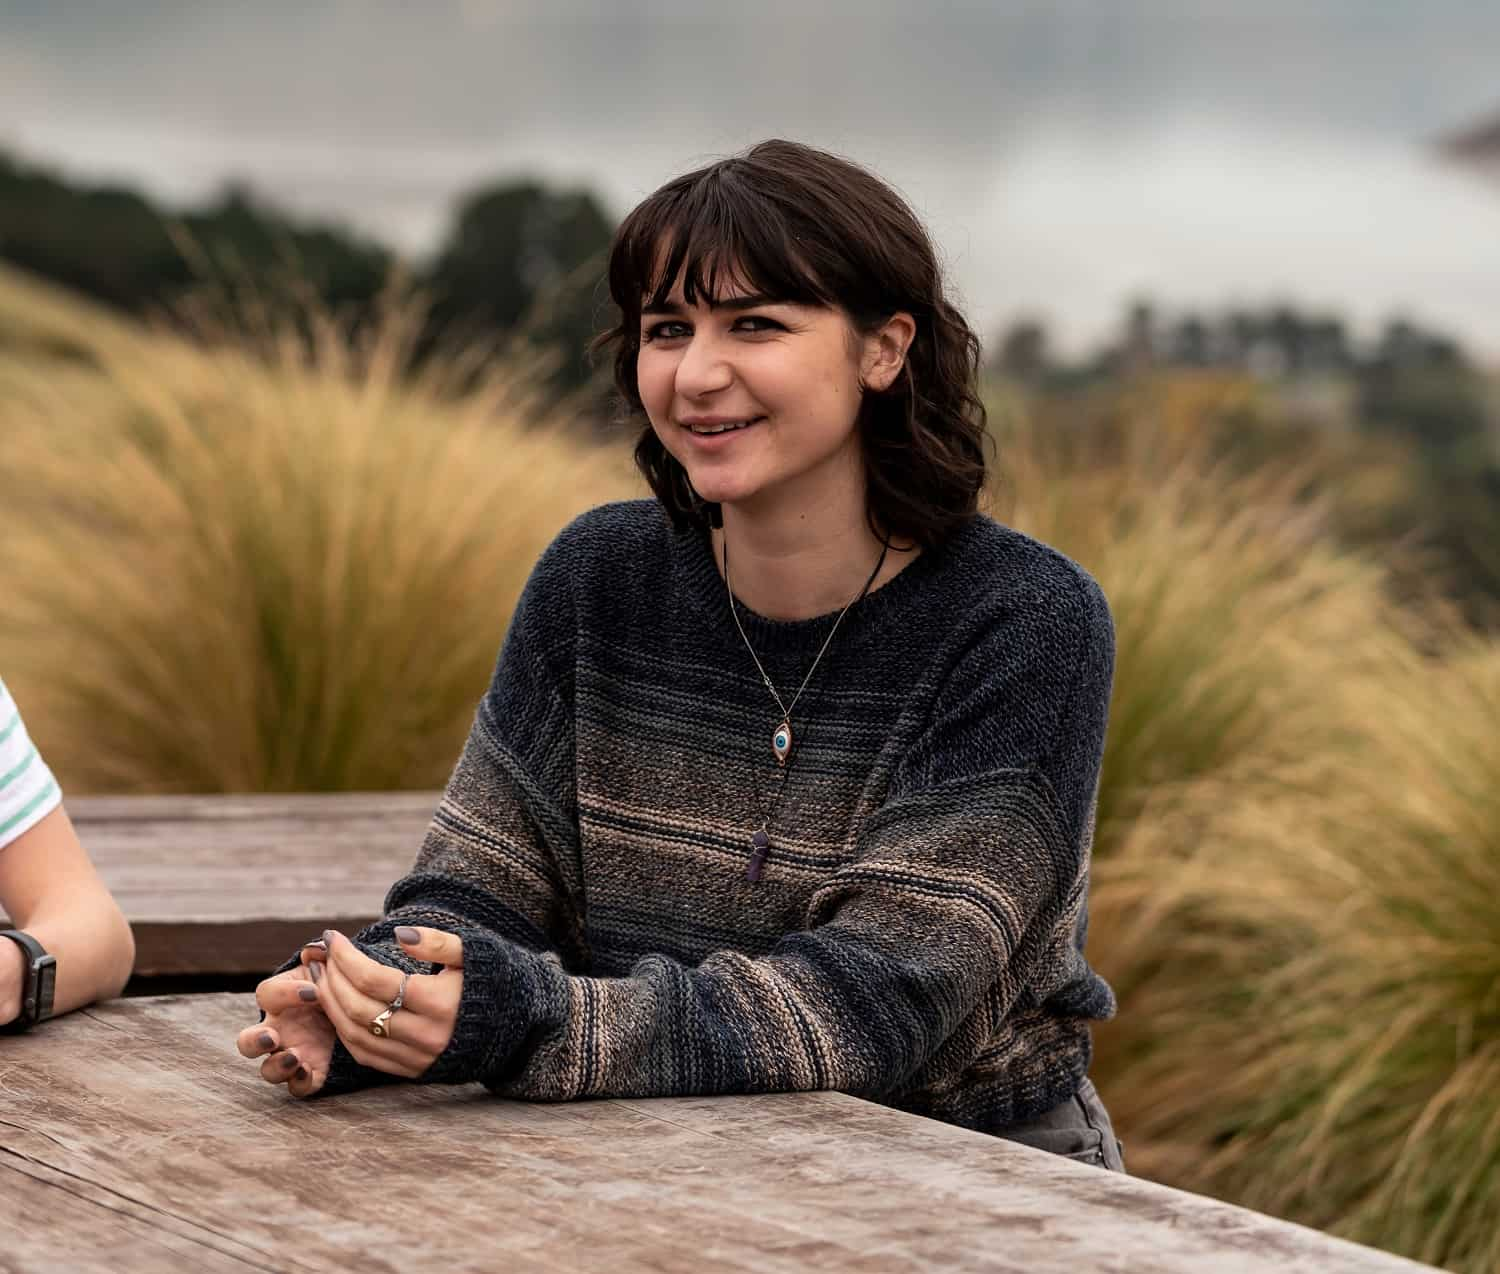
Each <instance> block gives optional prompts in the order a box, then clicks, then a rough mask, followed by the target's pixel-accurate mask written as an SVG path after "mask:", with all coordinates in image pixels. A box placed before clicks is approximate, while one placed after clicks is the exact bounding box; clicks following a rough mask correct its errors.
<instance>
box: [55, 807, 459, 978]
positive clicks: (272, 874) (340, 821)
mask: <svg viewBox="0 0 1500 1274" xmlns="http://www.w3.org/2000/svg"><path fill="white" fill-rule="evenodd" d="M437 799H438V798H437V794H436V793H434V792H380V793H348V794H346V793H339V794H330V795H296V796H275V795H271V796H211V797H178V796H138V797H137V796H132V797H82V798H72V799H69V801H68V803H67V808H68V813H69V816H70V817H71V818H72V819H73V822H74V823H75V824H76V825H77V827H78V834H79V838H80V839H81V840H82V841H83V843H84V846H85V847H86V848H87V849H88V851H89V854H90V856H91V857H92V858H93V860H94V862H95V864H96V865H97V866H98V868H99V873H100V875H101V876H102V877H103V879H104V882H105V884H107V885H108V886H109V888H110V891H111V892H112V893H113V894H114V896H115V898H116V899H118V900H119V903H120V906H121V909H122V910H123V911H124V912H125V916H126V918H127V919H128V920H129V921H130V923H131V926H132V927H133V929H134V930H135V937H136V964H135V971H136V973H137V974H141V975H146V976H152V975H162V974H184V973H210V974H244V973H261V972H264V971H265V970H267V969H269V968H272V967H274V966H275V965H276V964H278V963H280V961H281V960H283V959H284V958H285V957H286V955H287V954H288V953H289V952H291V951H292V950H294V949H295V948H296V947H297V945H298V944H299V943H301V942H303V941H305V940H306V939H307V938H308V937H310V936H312V935H314V934H316V933H319V932H321V931H322V930H323V929H326V928H336V929H340V930H343V931H344V932H351V933H352V932H353V931H355V930H357V929H359V928H361V927H363V926H364V925H366V924H368V923H369V922H370V921H371V920H373V919H375V918H376V917H377V916H379V915H380V906H381V902H382V900H383V899H384V896H385V890H386V889H387V887H388V886H389V885H390V884H391V883H392V882H393V881H394V880H396V879H397V878H398V877H400V876H401V875H403V874H404V873H405V872H406V871H407V869H408V868H409V867H410V866H411V862H412V859H413V858H415V856H416V852H417V848H418V846H419V845H420V844H421V841H422V835H423V833H424V832H425V831H426V828H427V823H428V821H429V819H430V818H431V817H432V811H433V809H434V808H435V807H436V805H437Z"/></svg>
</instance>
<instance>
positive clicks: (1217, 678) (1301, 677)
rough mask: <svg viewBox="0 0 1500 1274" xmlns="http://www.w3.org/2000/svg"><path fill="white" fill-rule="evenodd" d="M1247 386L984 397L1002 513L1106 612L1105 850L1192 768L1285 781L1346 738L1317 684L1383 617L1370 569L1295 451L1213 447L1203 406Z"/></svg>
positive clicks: (1187, 382)
mask: <svg viewBox="0 0 1500 1274" xmlns="http://www.w3.org/2000/svg"><path fill="white" fill-rule="evenodd" d="M1248 392H1249V391H1248V390H1247V389H1246V388H1245V387H1243V386H1242V385H1240V384H1238V383H1237V382H1235V381H1232V380H1225V379H1224V378H1218V377H1216V378H1179V379H1171V378H1168V379H1162V380H1155V381H1148V382H1145V383H1143V384H1142V385H1140V386H1137V387H1136V388H1135V389H1134V391H1132V392H1131V393H1129V394H1126V395H1122V396H1120V397H1119V398H1117V399H1116V400H1114V403H1113V411H1112V414H1111V415H1110V416H1109V417H1108V418H1106V419H1103V420H1101V421H1090V420H1085V421H1084V422H1083V423H1081V424H1076V425H1075V427H1073V428H1064V429H1058V428H1056V427H1050V428H1049V427H1048V424H1047V423H1044V422H1039V421H1036V420H1033V419H1030V418H1028V417H1027V416H1026V415H1025V413H1024V412H1021V411H1017V410H1016V409H1014V408H1013V407H1011V406H1009V405H1007V404H1003V403H1002V404H999V409H998V411H997V413H996V414H997V417H998V419H999V420H1000V421H1001V422H1002V425H1001V428H1002V430H1003V434H1002V437H1001V439H1000V456H1001V470H1002V475H1003V478H1002V485H1001V486H1000V487H999V488H998V489H997V491H996V493H995V495H994V498H993V500H992V503H993V505H994V507H995V510H996V513H997V515H998V516H1000V517H1002V518H1003V519H1004V520H1006V521H1008V522H1010V523H1011V524H1012V525H1015V526H1017V527H1018V528H1019V529H1021V530H1023V531H1026V532H1027V533H1028V534H1031V535H1035V536H1036V537H1037V538H1039V539H1041V540H1043V541H1045V542H1047V543H1049V544H1051V545H1053V546H1055V547H1056V548H1058V549H1060V550H1062V551H1063V552H1064V553H1067V554H1068V555H1069V556H1070V557H1073V558H1074V559H1076V560H1077V561H1079V562H1080V563H1081V564H1082V565H1083V566H1085V567H1086V568H1087V569H1088V570H1089V571H1090V572H1091V573H1092V574H1093V575H1094V576H1095V577H1096V578H1097V579H1098V580H1099V582H1100V585H1101V586H1102V587H1103V589H1104V592H1105V594H1106V596H1107V597H1108V598H1109V600H1110V606H1111V610H1112V612H1113V614H1114V619H1115V630H1116V632H1115V635H1116V668H1115V692H1114V699H1113V702H1112V704H1111V708H1110V727H1109V741H1108V746H1107V750H1106V756H1105V765H1104V772H1103V777H1102V783H1101V790H1100V802H1099V830H1098V835H1097V838H1096V843H1095V853H1096V855H1097V856H1098V857H1100V858H1107V857H1108V856H1109V855H1110V854H1111V853H1112V852H1113V850H1114V848H1115V846H1116V845H1117V844H1118V843H1119V841H1120V839H1121V838H1122V837H1123V836H1125V835H1127V834H1128V833H1129V832H1130V831H1131V830H1132V829H1133V828H1134V827H1135V825H1136V823H1137V822H1138V821H1139V820H1140V819H1141V818H1142V816H1143V814H1144V812H1145V810H1146V809H1147V807H1148V805H1149V806H1150V807H1151V808H1152V809H1153V810H1154V811H1158V812H1159V811H1162V810H1163V809H1164V808H1165V807H1166V805H1167V804H1169V803H1170V802H1171V801H1172V800H1173V799H1174V798H1175V795H1176V794H1177V793H1178V792H1179V791H1180V790H1182V789H1184V788H1185V787H1186V786H1188V785H1191V784H1192V783H1193V782H1195V781H1197V780H1199V779H1203V778H1210V777H1221V778H1222V777H1223V776H1226V775H1231V774H1232V775H1234V776H1235V777H1236V781H1238V782H1241V783H1255V784H1261V785H1268V786H1280V785H1282V784H1285V783H1295V782H1297V781H1299V777H1298V776H1299V767H1298V765H1297V762H1298V761H1299V759H1300V758H1303V757H1305V756H1307V755H1309V754H1316V753H1321V752H1326V751H1328V750H1330V749H1334V750H1336V749H1338V748H1340V747H1341V746H1342V744H1343V740H1344V735H1345V732H1346V727H1345V725H1344V723H1343V722H1341V721H1340V720H1338V719H1337V717H1336V716H1335V715H1334V714H1332V713H1330V712H1329V711H1328V710H1327V705H1326V703H1325V695H1324V688H1325V687H1326V686H1327V685H1329V684H1330V682H1331V681H1334V680H1337V679H1338V678H1339V677H1340V676H1341V671H1342V666H1343V662H1344V660H1345V659H1346V658H1347V652H1348V651H1349V649H1350V648H1351V646H1357V645H1358V643H1359V642H1360V640H1361V637H1362V635H1363V634H1364V633H1365V632H1367V631H1369V630H1370V629H1371V628H1372V627H1373V626H1376V625H1378V624H1379V623H1380V622H1381V620H1380V616H1381V612H1382V601H1381V580H1382V575H1381V571H1380V569H1379V568H1378V567H1376V566H1374V565H1372V564H1370V563H1368V562H1364V561H1361V560H1359V559H1357V558H1355V557H1352V556H1351V555H1349V554H1347V553H1342V552H1339V551H1337V550H1336V549H1334V548H1333V547H1332V546H1331V545H1330V544H1329V543H1328V542H1327V541H1326V539H1325V534H1324V530H1325V518H1326V516H1327V509H1326V507H1325V505H1324V504H1323V503H1321V502H1320V501H1318V500H1317V499H1315V498H1310V497H1309V496H1308V495H1307V492H1308V490H1309V489H1310V488H1311V489H1316V486H1317V482H1316V474H1315V473H1314V472H1312V471H1311V470H1310V468H1309V465H1308V464H1307V463H1306V462H1297V463H1293V464H1291V465H1288V466H1286V467H1284V468H1279V469H1276V470H1256V471H1251V472H1248V473H1246V472H1241V471H1240V470H1238V469H1237V468H1236V467H1235V466H1234V465H1233V464H1232V463H1231V462H1230V461H1229V460H1227V459H1225V457H1224V456H1223V454H1222V451H1223V449H1222V446H1221V445H1220V440H1219V438H1218V436H1217V435H1216V433H1215V426H1214V421H1215V420H1216V419H1217V418H1218V417H1219V416H1221V415H1222V414H1223V413H1224V412H1225V410H1226V405H1228V406H1232V405H1233V403H1234V402H1235V400H1236V399H1237V398H1239V397H1240V396H1242V395H1244V394H1246V393H1248Z"/></svg>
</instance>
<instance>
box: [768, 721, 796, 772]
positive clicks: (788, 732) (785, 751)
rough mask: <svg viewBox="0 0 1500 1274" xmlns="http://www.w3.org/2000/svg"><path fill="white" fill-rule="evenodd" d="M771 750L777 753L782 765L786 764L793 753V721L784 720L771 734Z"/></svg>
mask: <svg viewBox="0 0 1500 1274" xmlns="http://www.w3.org/2000/svg"><path fill="white" fill-rule="evenodd" d="M771 751H772V752H774V753H776V759H777V760H778V761H779V762H781V764H782V765H785V764H786V759H787V757H789V756H791V754H792V723H791V722H790V721H783V722H782V723H781V724H780V725H779V726H777V727H776V732H775V733H774V734H772V735H771Z"/></svg>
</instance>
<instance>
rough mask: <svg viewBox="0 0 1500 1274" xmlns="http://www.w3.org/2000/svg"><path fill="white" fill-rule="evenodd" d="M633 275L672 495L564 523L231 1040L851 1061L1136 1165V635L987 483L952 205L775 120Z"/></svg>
mask: <svg viewBox="0 0 1500 1274" xmlns="http://www.w3.org/2000/svg"><path fill="white" fill-rule="evenodd" d="M609 279H610V288H611V292H612V294H613V297H614V300H615V302H616V304H617V305H618V307H619V310H620V323H619V326H618V327H617V328H615V330H614V331H613V332H611V333H609V334H608V336H607V337H606V338H605V339H606V340H608V341H613V342H614V343H615V344H616V346H617V349H616V360H615V373H616V381H617V384H618V386H619V389H620V392H621V394H622V396H623V399H624V401H625V403H626V404H627V405H628V407H629V408H630V409H631V411H632V413H633V415H634V416H635V417H636V418H637V419H638V420H639V421H640V423H641V434H640V438H639V442H638V445H637V448H636V459H637V461H638V463H639V465H640V468H641V470H642V471H643V473H644V474H645V476H646V478H647V479H648V481H649V482H650V484H651V487H652V489H653V491H654V492H655V496H656V498H655V499H654V500H648V501H635V502H630V503H625V504H619V505H612V506H607V507H604V508H601V509H596V510H594V511H593V512H591V513H589V514H586V515H584V516H583V517H582V518H580V519H578V520H577V521H576V522H574V523H573V525H571V526H570V527H568V528H567V529H566V530H564V531H563V532H562V534H561V535H559V536H558V538H557V539H556V541H554V543H553V544H552V545H551V546H550V547H549V548H548V550H547V551H546V553H544V554H543V556H542V558H541V560H540V561H539V562H538V564H537V566H536V568H535V570H534V572H533V574H532V576H531V579H530V580H529V582H528V584H527V586H526V589H525V591H524V594H523V596H522V598H521V601H520V603H519V606H518V608H517V611H516V613H515V616H514V618H513V621H512V624H511V628H510V632H509V634H508V636H507V638H506V643H505V647H504V650H503V651H502V653H501V657H500V660H499V663H498V666H497V669H496V672H495V676H494V680H493V682H492V684H491V686H490V689H489V691H488V693H487V694H486V695H485V697H484V699H483V701H482V703H481V704H480V707H479V711H478V714H477V717H476V720H475V723H474V728H473V731H472V733H471V735H470V738H469V741H468V744H467V746H466V748H465V750H464V753H463V755H462V757H461V758H460V760H459V762H458V766H457V769H456V770H455V772H454V775H453V778H452V780H451V781H450V783H449V786H448V790H447V792H446V794H445V796H444V798H443V801H442V803H441V805H440V807H439V809H438V811H437V813H436V815H435V817H434V820H433V823H432V827H431V829H430V831H429V833H428V835H427V838H426V840H425V842H424V844H423V846H422V849H421V851H420V853H419V855H418V858H417V862H416V864H415V867H414V869H413V871H412V873H411V874H410V875H408V876H407V877H405V878H404V879H402V880H401V881H398V882H397V883H396V885H395V886H394V887H393V888H392V889H391V891H390V894H389V896H388V897H387V900H386V910H387V915H386V917H385V919H384V920H382V921H381V922H380V923H379V924H377V925H374V926H372V927H371V928H369V929H367V930H365V931H364V932H363V933H361V934H359V935H358V936H357V938H356V939H355V940H353V941H351V940H350V939H348V938H347V937H344V936H343V935H340V934H328V935H325V941H324V942H323V943H318V944H312V945H311V946H310V947H309V948H308V949H306V950H305V951H304V953H303V956H302V962H301V964H300V965H298V966H297V967H295V968H292V969H290V970H289V971H288V972H286V973H284V974H282V975H281V976H278V977H275V978H272V979H270V980H268V981H267V982H265V983H263V984H262V986H261V987H260V989H259V992H258V998H259V1002H260V1005H261V1007H262V1009H263V1010H264V1012H265V1013H266V1014H267V1016H266V1018H265V1020H264V1022H263V1023H262V1024H261V1025H260V1026H258V1027H250V1028H248V1029H247V1030H246V1031H245V1032H244V1033H243V1034H242V1035H241V1037H240V1048H241V1051H242V1052H244V1053H246V1054H247V1055H249V1056H260V1057H262V1058H263V1061H262V1074H263V1075H264V1076H265V1078H267V1079H268V1080H271V1081H273V1082H287V1083H288V1084H289V1087H290V1091H291V1092H292V1093H293V1094H294V1095H297V1096H307V1095H311V1094H312V1093H314V1092H330V1091H343V1090H346V1089H349V1088H353V1087H357V1086H360V1085H364V1084H369V1083H373V1082H377V1081H380V1082H383V1081H386V1080H389V1079H391V1078H407V1079H417V1078H420V1079H422V1080H424V1081H427V1082H460V1081H469V1080H479V1081H482V1082H484V1083H485V1084H487V1085H488V1086H489V1087H490V1088H492V1089H493V1090H494V1091H495V1092H497V1093H501V1094H505V1095H507V1096H514V1097H523V1098H533V1099H545V1100H565V1099H570V1098H576V1097H585V1096H623V1095H632V1096H652V1095H671V1094H689V1093H747V1092H767V1091H791V1090H806V1089H821V1088H828V1089H839V1090H843V1091H846V1092H850V1093H854V1094H858V1095H861V1096H865V1097H869V1098H872V1099H874V1100H877V1101H881V1102H886V1103H888V1104H890V1105H893V1106H897V1107H900V1108H902V1109H905V1110H910V1111H916V1112H919V1113H922V1114H926V1115H931V1116H934V1117H936V1118H939V1119H945V1120H950V1121H952V1122H954V1123H957V1124H962V1125H965V1126H968V1127H972V1128H979V1129H984V1130H986V1131H990V1132H995V1133H999V1134H1001V1135H1013V1136H1016V1137H1018V1138H1020V1139H1025V1140H1029V1141H1031V1142H1032V1144H1038V1145H1045V1146H1047V1147H1048V1148H1051V1149H1056V1150H1059V1151H1061V1152H1063V1153H1069V1154H1074V1155H1076V1156H1078V1157H1080V1158H1084V1159H1087V1160H1089V1161H1091V1162H1097V1163H1107V1164H1108V1165H1109V1166H1112V1167H1120V1166H1121V1165H1120V1160H1119V1152H1118V1147H1117V1144H1116V1143H1115V1141H1114V1137H1113V1134H1112V1132H1110V1130H1109V1124H1108V1117H1107V1115H1105V1113H1104V1110H1103V1107H1102V1106H1101V1105H1100V1104H1099V1102H1098V1099H1097V1096H1096V1095H1095V1094H1094V1093H1093V1090H1092V1087H1091V1086H1090V1085H1089V1084H1088V1082H1087V1079H1086V1073H1087V1069H1088V1064H1089V1057H1090V1035H1089V1023H1090V1022H1091V1021H1093V1020H1098V1019H1101V1018H1104V1017H1107V1016H1108V1015H1109V1014H1110V1013H1111V1012H1112V1011H1113V999H1112V996H1111V993H1110V991H1109V988H1108V987H1107V986H1106V985H1105V984H1104V982H1103V981H1102V980H1101V979H1099V978H1098V977H1097V976H1096V975H1095V974H1094V973H1093V972H1092V971H1091V970H1090V969H1089V967H1088V965H1087V964H1086V963H1085V961H1084V958H1083V954H1082V946H1083V934H1084V929H1085V919H1084V917H1085V904H1086V895H1087V884H1088V859H1089V843H1090V837H1091V827H1092V822H1093V804H1094V799H1095V794H1096V790H1097V784H1098V774H1099V763H1100V756H1101V753H1102V750H1103V745H1104V730H1105V716H1106V710H1107V705H1108V700H1109V687H1110V677H1111V669H1112V660H1113V631H1112V627H1111V624H1110V618H1109V612H1108V608H1107V606H1106V604H1105V601H1104V598H1103V597H1102V596H1101V594H1100V592H1099V589H1098V588H1097V586H1096V585H1095V584H1094V582H1093V581H1092V580H1091V579H1090V578H1089V577H1088V576H1087V575H1086V574H1085V573H1084V572H1083V571H1082V570H1081V569H1079V568H1078V567H1077V566H1075V565H1074V564H1073V563H1071V562H1070V561H1068V560H1067V559H1065V558H1064V557H1062V556H1060V555H1059V554H1057V553H1055V552H1053V551H1052V550H1050V549H1047V548H1045V547H1043V546H1042V545H1040V544H1037V543H1035V542H1034V541H1031V540H1028V539H1026V538H1025V537H1023V536H1021V535H1019V534H1017V533H1016V532H1013V531H1010V530H1008V529H1006V528H1004V527H1001V526H999V525H997V524H996V523H994V522H993V521H991V520H989V519H988V518H985V517H983V516H980V515H979V514H978V513H977V504H978V498H979V495H980V491H981V489H982V487H983V484H984V439H985V425H984V412H983V408H982V407H981V405H980V403H979V400H978V398H977V396H976V388H975V386H976V368H977V363H978V342H977V341H976V340H975V338H974V336H973V334H972V332H971V331H970V329H969V327H968V326H967V325H966V323H965V322H964V320H963V318H962V317H961V316H960V315H959V314H958V312H957V311H956V310H955V309H954V308H953V307H952V306H951V305H950V304H949V303H948V302H947V301H946V300H945V298H944V295H943V288H942V282H941V278H940V274H939V271H938V268H937V265H936V261H935V257H934V253H933V249H932V246H931V244H930V242H929V240H928V237H927V235H926V233H925V232H924V230H923V229H922V227H921V225H920V224H919V223H918V221H917V219H916V218H915V216H914V215H913V214H912V213H911V211H910V209H908V208H907V206H906V205H905V204H904V203H903V202H902V201H901V199H900V198H899V197H898V196H897V195H896V194H895V193H894V192H893V191H891V190H890V189H889V188H888V187H887V186H885V185H884V184H883V183H882V182H880V181H879V180H878V179H876V178H875V177H873V176H871V175H870V174H868V173H866V172H865V171H863V170H862V169H859V168H857V167H855V166H854V165H852V164H849V163H846V162H844V161H843V160H840V159H837V158H835V157H833V156H831V155H827V154H824V153H821V152H818V151H815V150H812V149H809V148H807V147H804V146H800V145H795V144H792V143H788V142H767V143H764V144H762V145H760V146H756V147H755V148H753V149H752V150H750V151H749V152H747V153H746V154H745V155H743V156H741V157H737V158H734V159H730V160H727V161H724V162H722V163H718V164H714V165H712V166H710V167H708V168H705V169H702V170H701V171H698V172H694V173H691V174H689V175H687V176H685V177H681V178H679V179H677V180H676V181H673V182H670V183H668V184H667V185H666V186H664V187H662V189H660V190H659V191H657V192H656V193H655V194H653V195H652V196H650V197H649V198H648V199H646V200H645V202H643V203H642V204H641V205H640V206H639V207H638V208H636V209H635V211H634V212H632V213H631V214H630V216H629V217H628V218H627V219H626V221H625V223H624V224H623V225H622V226H621V227H620V230H619V231H618V233H617V235H616V237H615V241H614V245H613V248H612V252H611V258H610V264H609ZM437 966H441V967H440V968H436V967H437ZM434 969H436V971H432V970H434Z"/></svg>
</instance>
